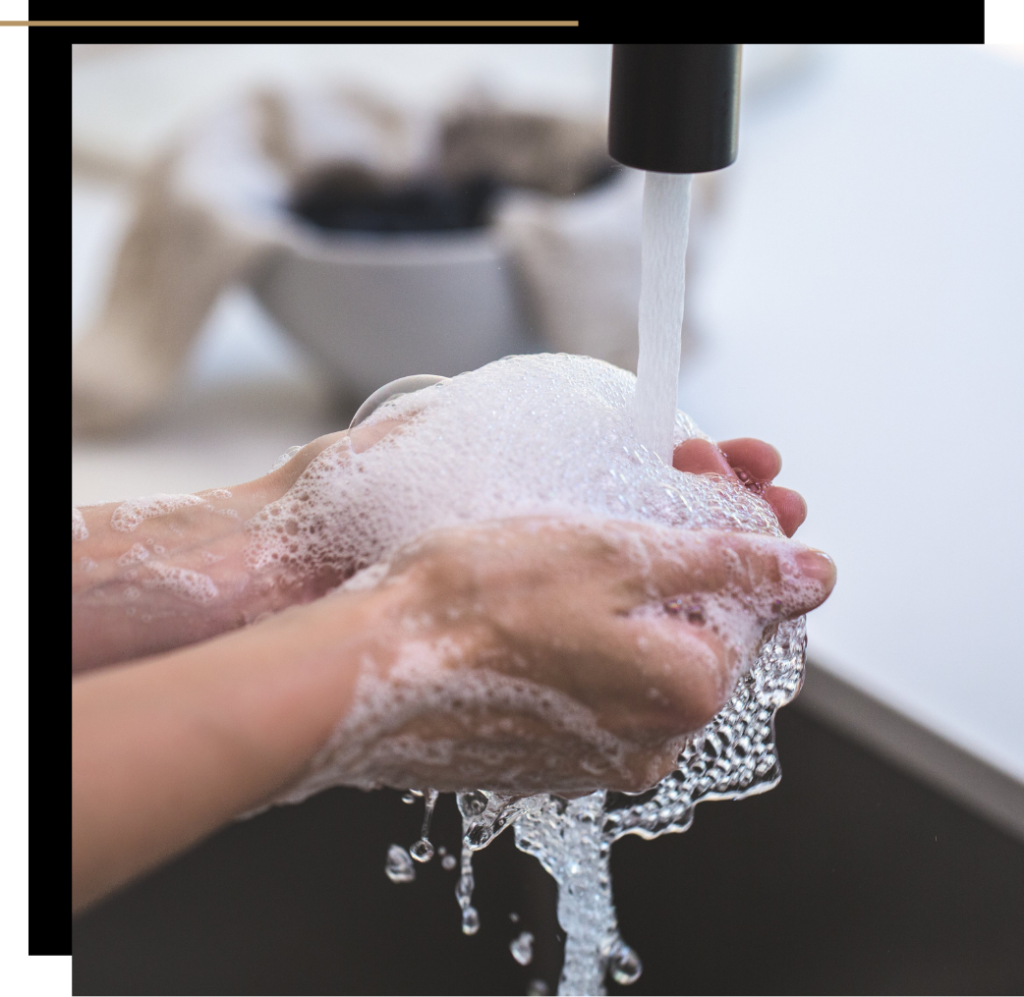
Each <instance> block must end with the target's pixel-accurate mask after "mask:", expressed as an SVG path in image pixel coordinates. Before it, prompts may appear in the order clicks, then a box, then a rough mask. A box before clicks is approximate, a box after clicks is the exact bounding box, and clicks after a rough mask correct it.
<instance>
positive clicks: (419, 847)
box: [409, 838, 434, 862]
mask: <svg viewBox="0 0 1024 997" xmlns="http://www.w3.org/2000/svg"><path fill="white" fill-rule="evenodd" d="M409 854H410V855H411V856H412V857H413V858H414V859H415V860H416V861H417V862H429V861H430V860H431V859H432V858H433V857H434V846H433V845H432V844H431V843H430V842H429V841H427V839H426V838H420V840H419V841H417V842H416V843H415V844H414V845H413V846H412V848H410V849H409Z"/></svg>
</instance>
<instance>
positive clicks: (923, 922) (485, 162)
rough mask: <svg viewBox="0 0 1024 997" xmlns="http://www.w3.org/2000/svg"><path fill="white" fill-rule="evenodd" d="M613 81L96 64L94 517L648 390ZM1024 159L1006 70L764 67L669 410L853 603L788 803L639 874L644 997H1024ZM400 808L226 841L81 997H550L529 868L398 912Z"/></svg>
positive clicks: (710, 229)
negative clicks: (576, 386) (474, 898)
mask: <svg viewBox="0 0 1024 997" xmlns="http://www.w3.org/2000/svg"><path fill="white" fill-rule="evenodd" d="M610 55H611V53H610V46H588V45H569V46H549V45H543V46H532V45H494V46H475V45H462V46H460V45H424V46H408V45H401V46H400V45H395V46H386V45H385V46H380V45H313V46H287V45H273V46H260V45H249V46H212V45H202V46H192V45H178V46H173V45H152V46H147V45H125V46H116V45H95V46H89V45H84V46H75V47H74V50H73V57H72V58H73V65H72V80H73V89H74V93H73V107H74V113H73V162H72V167H73V168H72V225H73V259H72V289H73V312H72V343H73V355H74V362H73V368H74V369H73V395H74V424H73V448H72V497H73V501H74V502H75V503H76V504H79V505H82V504H90V503H97V502H104V501H111V500H114V499H120V498H126V497H130V496H138V495H144V494H151V493H155V492H172V493H173V492H191V491H197V490H200V489H204V488H211V487H217V486H225V485H231V484H233V483H237V482H241V481H244V480H247V479H250V478H253V477H256V476H258V475H260V474H263V473H264V472H265V471H266V470H268V469H269V467H270V466H271V465H272V464H273V463H274V461H275V459H276V458H277V456H278V455H279V454H280V453H282V452H283V451H284V450H286V449H287V448H288V447H289V446H292V445H296V444H301V443H305V442H308V441H309V440H311V439H313V438H314V437H316V436H318V435H320V434H321V433H324V432H329V431H333V430H336V429H339V428H342V427H343V426H345V425H347V422H348V419H349V418H350V416H351V414H352V412H353V411H354V410H355V408H356V407H357V406H358V404H359V403H360V402H361V401H362V400H363V398H365V397H366V396H367V395H368V394H369V393H370V392H372V391H373V390H374V389H375V388H376V387H378V386H379V385H380V384H382V383H384V382H386V381H388V380H390V379H392V378H395V377H399V376H402V375H404V374H414V373H438V374H454V373H458V372H459V371H461V370H464V369H471V368H474V367H477V366H479V365H481V364H483V363H486V362H488V361H489V360H491V359H495V358H497V357H498V356H502V355H504V354H506V353H510V352H526V351H530V350H541V349H544V350H566V351H569V352H579V353H586V354H590V355H594V356H599V357H602V358H603V359H607V360H609V361H610V362H613V363H617V364H619V365H621V366H624V367H627V368H628V367H631V366H632V365H633V364H635V359H636V306H637V295H638V291H639V233H640V224H639V222H640V194H641V191H642V176H641V175H639V174H638V173H636V172H635V171H630V170H626V169H624V168H621V167H618V166H617V165H615V164H613V163H611V162H610V161H608V160H607V157H606V153H605V151H604V140H605V135H604V128H605V119H606V114H607V98H608V84H609V76H610ZM1022 121H1024V56H1022V53H1021V52H1020V51H1019V50H1018V49H1014V48H1008V47H1003V48H993V47H987V48H983V47H976V48H966V47H949V48H946V47H900V46H884V47H871V46H863V47H806V46H782V45H780V46H745V49H744V64H743V90H742V98H741V124H740V153H739V158H738V160H737V162H736V164H735V165H734V166H732V167H730V168H729V169H728V170H725V171H722V172H721V173H717V174H709V175H705V176H701V177H699V178H698V180H697V183H696V187H695V205H694V218H693V229H692V235H691V248H690V258H689V261H688V265H687V266H688V273H687V276H688V286H687V305H686V308H687V318H686V322H685V325H684V330H683V343H684V350H683V369H682V372H681V378H680V396H679V397H680V406H681V407H682V408H683V409H685V410H686V411H687V412H689V413H690V415H692V416H693V417H694V418H695V419H696V421H697V423H698V424H699V425H700V426H701V428H703V429H704V430H705V431H707V432H708V433H710V434H712V435H713V436H715V437H717V438H719V439H725V438H729V437H734V436H747V435H750V436H758V437H761V438H763V439H766V440H769V441H770V442H772V443H773V444H775V445H776V446H777V447H778V448H779V449H780V450H781V452H782V454H783V458H784V469H783V472H782V476H781V478H780V483H781V484H785V485H787V486H790V487H794V488H797V489H799V490H800V491H801V492H802V493H803V494H804V496H805V497H806V498H807V500H808V504H809V507H810V516H809V519H808V521H807V523H806V525H805V526H804V527H803V528H802V529H801V531H800V533H799V534H798V537H799V538H800V539H802V540H804V541H805V542H806V543H809V544H812V545H814V546H817V547H821V548H823V549H825V550H827V551H828V552H829V553H831V554H832V555H833V556H834V557H835V559H836V561H837V564H838V566H839V583H838V586H837V588H836V591H835V593H834V595H833V597H832V599H831V600H830V601H829V602H828V604H826V606H825V607H823V608H822V609H820V610H818V611H816V612H815V613H814V614H813V616H812V617H811V619H810V621H809V633H810V651H809V654H810V659H811V665H810V667H809V673H808V681H807V684H806V687H805V690H804V692H803V693H802V695H801V697H800V698H799V699H798V701H797V703H796V704H794V706H793V707H791V708H789V709H787V710H784V711H782V713H781V714H780V717H779V740H780V752H781V758H782V762H783V767H784V769H785V772H786V775H785V778H784V779H783V782H782V785H781V786H780V787H779V788H778V789H776V790H774V791H773V792H772V793H770V794H768V795H767V796H765V797H760V798H757V799H752V800H747V801H743V802H742V803H741V804H740V807H739V808H738V809H737V808H735V807H731V806H730V807H726V806H725V805H716V806H712V807H707V808H700V810H699V811H698V814H697V818H696V822H695V825H694V828H693V829H692V830H691V831H690V832H688V833H687V834H685V835H682V836H676V837H671V838H663V839H660V840H659V841H657V842H652V843H647V842H641V841H633V840H630V841H628V842H624V843H623V844H622V845H620V846H617V847H618V852H617V856H616V859H615V861H616V863H617V866H616V880H615V892H616V896H617V898H618V901H619V905H620V915H621V919H622V924H623V931H624V936H625V938H626V939H627V941H629V942H630V943H631V944H632V945H633V946H634V947H635V948H636V949H637V950H638V951H639V952H640V954H641V956H642V958H643V959H644V961H645V966H646V970H645V973H644V975H643V976H642V977H641V979H640V981H639V982H638V983H637V984H636V985H635V986H634V987H633V988H631V989H632V991H633V992H634V993H684V992H691V991H696V990H701V991H703V992H779V993H781V992H840V991H844V992H878V993H884V992H890V993H892V992H906V993H913V992H925V991H929V992H989V991H994V992H1013V990H1012V989H1011V988H1013V987H1014V986H1015V985H1016V987H1017V989H1018V990H1019V988H1020V987H1021V986H1024V958H1022V957H1021V956H1020V954H1019V951H1018V949H1019V932H1020V926H1021V924H1024V844H1022V842H1024V723H1022V722H1021V709H1022V703H1024V652H1022V650H1021V642H1020V639H1019V636H1018V634H1017V632H1016V631H1017V628H1016V625H1015V624H1016V618H1017V616H1018V615H1019V607H1020V606H1021V605H1022V603H1024V573H1022V571H1021V564H1022V561H1024V519H1022V515H1021V499H1020V495H1021V493H1022V490H1024V390H1022V387H1024V386H1022V375H1021V372H1022V371H1024V180H1022V178H1024V128H1022V127H1021V122H1022ZM414 810H416V808H414V807H407V806H405V805H403V804H401V803H400V801H399V800H398V797H397V796H393V795H392V794H387V793H379V794H370V795H367V794H360V793H354V792H349V791H345V790H334V791H331V792H329V793H325V794H322V796H321V797H318V798H317V799H314V800H311V801H309V802H308V803H307V804H304V805H302V806H300V807H295V808H291V807H289V808H283V809H278V810H277V811H274V812H272V813H269V814H266V815H263V816H261V817H259V818H257V819H255V820H253V821H249V822H247V823H245V824H240V825H238V826H237V827H233V828H230V829H228V830H227V831H225V832H223V834H221V835H218V836H217V837H216V838H215V839H213V840H212V841H211V842H208V843H206V844H205V845H203V846H201V847H200V848H199V849H197V850H196V851H194V852H193V853H191V854H190V855H188V856H185V857H184V858H183V859H181V860H179V861H178V862H176V863H173V864H172V865H171V866H169V867H167V868H166V869H164V870H161V871H160V872H158V873H157V874H155V875H154V876H151V877H149V878H148V879H146V880H144V881H143V882H141V883H139V884H136V885H135V886H133V887H131V888H130V889H129V890H127V891H125V892H123V893H122V894H119V895H118V896H117V897H115V898H112V899H111V900H110V901H108V902H107V903H106V904H104V905H102V906H101V907H99V908H97V909H96V910H94V911H92V912H90V913H89V914H87V915H85V916H84V917H83V918H80V919H79V921H78V922H77V924H76V928H75V931H76V934H75V963H74V965H75V988H76V993H332V992H333V993H472V992H477V993H479V992H486V993H524V992H527V991H528V990H530V989H531V988H532V992H544V988H545V987H547V988H549V989H552V990H553V989H554V987H555V985H556V982H557V975H558V961H559V959H560V952H559V939H558V932H557V924H556V923H555V922H554V919H553V904H554V900H553V892H552V891H553V887H551V886H550V884H549V883H548V882H547V880H546V878H545V877H544V875H543V874H542V873H540V872H539V869H537V868H536V863H534V861H533V860H532V859H529V858H527V857H526V856H522V855H519V854H518V853H515V852H514V849H512V847H511V841H504V840H501V841H500V845H501V848H500V849H499V847H498V845H496V846H494V848H492V849H490V850H488V851H487V852H485V853H482V854H481V855H480V856H479V864H480V866H481V869H482V871H481V875H480V877H479V885H478V891H477V895H478V898H479V901H480V903H479V906H480V908H481V912H482V914H483V916H484V925H483V928H482V929H481V932H480V934H479V936H477V937H476V938H473V939H465V938H463V937H462V936H461V935H460V934H459V933H458V928H457V908H456V905H455V903H454V900H453V898H452V896H451V894H450V890H451V889H453V888H454V878H453V876H454V874H452V876H447V874H444V873H442V871H441V870H440V869H439V868H434V867H435V866H437V863H436V862H435V863H433V864H432V865H431V866H430V867H428V868H427V869H426V870H424V875H423V876H421V878H420V880H418V881H417V882H416V883H414V884H409V885H405V886H396V885H394V884H392V883H390V882H388V881H387V880H386V879H385V877H384V874H383V864H384V855H385V853H386V850H387V845H388V844H389V843H390V842H391V841H400V843H402V844H408V843H409V842H411V841H412V840H413V839H414V837H415V832H416V827H415V826H414V825H415V824H416V819H417V818H418V811H416V812H415V813H414ZM446 819H447V823H445V820H446ZM406 825H408V827H406ZM439 834H441V835H442V836H443V835H444V834H448V835H449V836H450V837H451V838H452V840H451V842H449V847H450V848H454V847H455V844H456V839H457V828H456V826H455V824H454V813H451V814H449V815H448V817H447V818H444V816H443V811H442V816H441V824H440V825H439ZM403 835H404V836H405V837H403ZM506 837H507V836H506ZM406 838H408V841H406V840H405V839H406ZM435 880H436V881H435ZM442 880H443V882H441V881H442ZM488 898H490V899H488ZM488 905H490V906H488ZM510 912H515V913H517V916H519V917H520V918H521V920H522V923H526V921H528V920H530V919H531V918H532V921H531V923H532V924H533V929H535V930H534V933H535V935H536V936H537V939H538V941H537V955H536V957H535V961H534V963H533V964H532V966H528V967H526V968H521V967H519V966H518V965H517V964H516V963H515V962H514V961H513V960H512V958H511V956H510V955H509V953H508V949H507V945H508V941H509V938H511V937H513V935H514V934H517V933H518V930H519V928H518V927H516V930H515V931H514V932H513V930H512V929H513V927H515V925H513V923H512V922H511V921H510V920H509V917H508V914H509V913H510ZM435 915H436V916H435ZM449 922H450V923H449ZM516 924H517V925H518V924H520V921H517V922H516ZM533 929H532V930H533ZM1015 939H1016V941H1015ZM697 952H699V953H701V954H700V956H698V955H697V954H696V953H697ZM538 981H539V982H538Z"/></svg>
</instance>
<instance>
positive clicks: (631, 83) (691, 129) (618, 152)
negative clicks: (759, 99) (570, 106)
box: [608, 45, 740, 173]
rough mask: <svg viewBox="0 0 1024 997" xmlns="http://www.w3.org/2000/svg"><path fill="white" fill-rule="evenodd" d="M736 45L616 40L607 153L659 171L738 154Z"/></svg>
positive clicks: (711, 163)
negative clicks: (625, 43)
mask: <svg viewBox="0 0 1024 997" xmlns="http://www.w3.org/2000/svg"><path fill="white" fill-rule="evenodd" d="M739 83H740V46H739V45H614V46H612V86H611V107H610V113H609V119H608V152H609V153H610V155H611V156H612V158H613V159H617V160H618V161H619V162H620V163H622V164H623V165H625V166H633V167H636V168H637V169H641V170H653V171H655V172H657V173H707V172H709V171H711V170H720V169H722V168H723V167H726V166H729V165H730V164H731V163H732V162H733V161H734V160H735V159H736V145H737V131H738V123H739V121H738V119H739Z"/></svg>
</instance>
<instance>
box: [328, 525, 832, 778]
mask: <svg viewBox="0 0 1024 997" xmlns="http://www.w3.org/2000/svg"><path fill="white" fill-rule="evenodd" d="M834 581H835V569H834V566H833V564H832V562H831V560H830V559H829V558H828V557H827V556H825V555H823V554H821V553H819V552H817V551H813V550H811V549H809V548H806V547H804V546H802V545H800V544H795V543H792V542H789V541H784V540H779V539H775V538H770V537H763V536H757V535H752V534H737V533H726V532H722V531H713V530H708V531H680V530H673V529H668V528H664V527H657V526H650V525H645V524H636V523H625V522H610V521H607V520H596V521H567V520H563V519H548V518H519V519H508V520H503V521H495V522H491V523H483V524H474V525H471V526H465V527H459V528H454V529H446V530H442V531H438V532H436V533H433V534H430V535H428V536H426V537H424V538H422V539H421V540H419V541H417V542H416V543H414V544H412V545H411V546H410V547H408V548H407V549H406V550H405V551H403V552H402V553H401V554H400V555H399V556H398V557H397V558H396V559H395V560H394V561H393V562H392V564H391V565H390V567H389V570H388V573H387V575H386V577H385V578H384V579H383V580H382V581H380V582H378V586H379V587H380V588H381V590H382V591H387V590H388V589H389V588H390V589H392V590H393V591H394V592H395V594H396V595H397V594H398V593H401V594H400V596H399V598H398V603H397V606H398V608H397V609H396V610H395V613H396V622H395V626H394V627H393V628H392V630H391V633H392V639H391V641H390V643H389V646H388V647H387V648H386V649H381V650H378V652H377V655H376V664H377V667H378V677H379V679H380V680H381V690H385V689H386V688H387V687H388V686H391V687H393V688H394V689H396V690H398V694H399V696H400V697H401V698H402V700H403V701H404V703H405V704H406V707H405V708H403V709H393V708H392V707H391V706H387V707H385V708H384V709H382V710H381V711H380V712H381V716H380V717H379V718H378V720H379V724H378V725H375V724H372V723H371V724H370V725H369V726H366V725H365V724H364V731H365V733H364V736H366V737H367V739H368V743H366V744H360V745H359V746H358V748H357V750H356V751H355V752H354V753H353V751H352V750H351V749H352V746H351V745H348V746H346V750H345V751H344V752H343V754H345V755H347V756H349V757H353V754H354V755H355V756H357V757H358V762H357V765H356V768H357V771H355V770H354V771H352V772H350V773H348V774H349V775H354V776H355V777H356V780H357V781H360V782H363V783H366V784H370V783H374V782H376V783H378V784H385V785H393V786H397V787H408V786H413V787H424V788H425V787H428V786H429V787H433V788H436V789H440V790H455V789H467V788H472V787H477V788H486V789H502V790H505V791H511V792H518V793H522V792H527V791H548V792H551V791H554V792H562V793H579V792H586V791H591V790H593V789H597V788H612V789H618V790H625V791H631V792H637V791H640V790H642V789H646V788H648V787H649V786H652V785H654V784H655V783H657V782H658V781H659V780H660V779H661V778H663V777H664V776H665V775H666V774H667V773H668V772H670V771H671V770H672V769H673V768H674V767H675V763H676V759H677V758H678V754H679V751H680V749H681V747H682V744H683V741H684V739H685V736H686V735H687V734H689V733H692V732H693V731H695V730H698V729H700V728H701V727H703V726H704V725H705V724H706V723H707V722H708V721H709V720H710V719H711V718H712V717H713V716H714V715H715V714H716V713H717V712H718V711H719V709H721V707H722V706H723V705H724V704H725V702H726V700H727V699H728V697H729V695H730V694H731V691H732V689H733V686H734V684H735V681H736V679H737V677H738V675H739V674H740V673H741V672H742V671H744V670H746V669H747V668H749V667H750V666H751V665H752V664H753V661H754V659H755V657H756V655H757V653H758V651H759V649H760V646H761V643H762V641H763V639H764V636H765V634H766V632H767V631H769V630H770V629H771V628H772V627H774V626H775V625H776V624H778V623H779V622H780V621H781V620H785V619H791V618H793V617H796V616H799V615H801V614H803V613H806V612H808V611H809V610H811V609H813V608H814V607H815V606H817V605H819V604H820V603H821V602H823V601H824V600H825V598H827V596H828V594H829V592H830V591H831V589H832V586H833V584H834ZM342 597H344V594H342ZM329 601H330V600H327V602H329ZM410 663H412V665H413V667H412V668H410V667H409V665H410ZM445 673H446V675H447V679H448V680H447V681H445V680H444V679H445ZM482 673H489V675H490V676H491V677H489V678H488V679H487V680H486V681H482V680H481V676H482ZM493 676H501V677H502V678H503V679H506V680H512V684H511V685H508V686H505V687H503V684H502V681H501V680H498V681H494V680H493ZM418 686H419V687H420V688H421V689H427V688H429V690H430V691H429V694H422V695H421V694H420V693H419V692H418V689H417V687H418ZM531 686H532V691H531V688H530V687H531ZM439 690H441V691H440V692H439ZM549 691H553V692H554V693H555V694H556V699H555V700H554V701H553V700H552V699H551V697H550V696H548V697H547V698H546V699H545V694H546V692H549ZM381 694H382V695H383V696H384V702H387V701H388V699H389V696H388V694H387V692H386V691H382V692H381ZM410 703H413V704H415V703H420V704H422V708H421V709H417V708H410V707H409V706H408V704H410ZM578 707H583V711H580V710H579V709H578ZM369 742H372V743H369ZM340 774H344V773H340Z"/></svg>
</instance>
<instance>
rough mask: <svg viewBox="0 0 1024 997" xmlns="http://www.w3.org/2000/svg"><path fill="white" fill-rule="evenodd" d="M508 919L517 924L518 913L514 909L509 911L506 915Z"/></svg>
mask: <svg viewBox="0 0 1024 997" xmlns="http://www.w3.org/2000/svg"><path fill="white" fill-rule="evenodd" d="M508 919H509V920H510V921H511V922H512V923H513V924H518V923H519V915H518V914H517V913H516V912H515V911H512V912H511V913H510V914H509V916H508Z"/></svg>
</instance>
